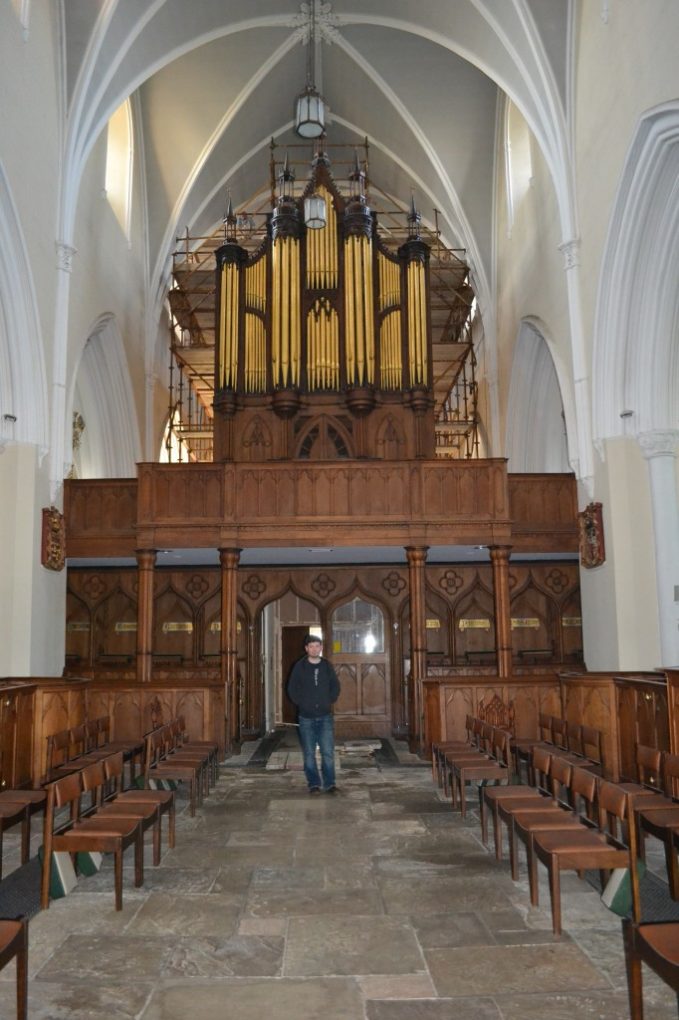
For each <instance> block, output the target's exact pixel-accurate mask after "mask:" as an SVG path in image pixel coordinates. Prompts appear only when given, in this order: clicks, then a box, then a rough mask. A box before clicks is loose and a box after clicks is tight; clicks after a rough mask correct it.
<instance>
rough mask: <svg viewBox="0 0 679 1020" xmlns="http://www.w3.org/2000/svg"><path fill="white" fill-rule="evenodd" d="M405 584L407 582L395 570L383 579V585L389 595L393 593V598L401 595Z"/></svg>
mask: <svg viewBox="0 0 679 1020" xmlns="http://www.w3.org/2000/svg"><path fill="white" fill-rule="evenodd" d="M405 586H406V582H405V581H404V579H403V578H402V577H401V575H400V574H399V573H397V572H396V571H395V570H392V571H391V572H390V573H388V574H387V576H386V577H385V578H383V580H382V587H383V588H384V590H385V591H386V592H387V594H388V595H391V597H392V598H396V596H397V595H400V594H401V592H402V591H403V589H404V588H405Z"/></svg>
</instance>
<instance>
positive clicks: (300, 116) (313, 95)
mask: <svg viewBox="0 0 679 1020" xmlns="http://www.w3.org/2000/svg"><path fill="white" fill-rule="evenodd" d="M307 45H308V47H309V48H308V51H307V71H306V85H305V87H304V89H303V90H302V92H300V94H299V95H298V96H297V99H296V100H295V131H296V132H297V134H298V135H299V136H300V138H320V136H321V135H322V134H323V133H324V131H325V103H324V101H323V97H322V96H321V94H320V93H319V91H318V89H317V88H316V81H315V71H316V0H309V41H308V43H307Z"/></svg>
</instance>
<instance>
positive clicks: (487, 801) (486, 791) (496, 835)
mask: <svg viewBox="0 0 679 1020" xmlns="http://www.w3.org/2000/svg"><path fill="white" fill-rule="evenodd" d="M551 761H552V755H551V753H550V752H549V751H547V750H545V749H544V748H542V747H536V748H535V749H534V751H533V763H534V765H533V774H534V776H535V779H536V785H535V786H527V785H526V784H525V783H515V784H513V785H509V784H508V785H506V786H499V785H495V786H492V785H486V784H484V785H482V786H481V787H479V801H480V815H481V839H482V841H483V844H484V846H488V814H489V813H490V816H491V818H492V819H493V841H494V844H495V857H496V859H497V860H498V861H500V860H502V824H501V821H500V812H499V809H500V805H501V804H505V803H506V804H511V805H512V806H521V805H522V804H526V803H528V804H530V803H532V802H534V801H537V802H540V803H543V804H544V803H548V802H549V800H550V791H549V789H548V788H547V782H548V776H549V770H550V766H551Z"/></svg>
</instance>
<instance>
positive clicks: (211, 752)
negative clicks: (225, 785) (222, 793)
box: [175, 715, 219, 783]
mask: <svg viewBox="0 0 679 1020" xmlns="http://www.w3.org/2000/svg"><path fill="white" fill-rule="evenodd" d="M175 725H176V729H177V732H178V734H179V738H180V740H181V746H182V749H183V750H185V751H204V752H205V753H206V754H207V756H208V761H209V765H210V774H211V777H212V782H213V783H216V782H217V780H218V779H219V744H217V742H216V741H214V740H192V739H191V738H190V737H189V736H188V734H187V732H186V720H185V718H184V716H183V715H180V716H177V721H176V724H175Z"/></svg>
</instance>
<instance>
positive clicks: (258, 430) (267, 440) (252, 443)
mask: <svg viewBox="0 0 679 1020" xmlns="http://www.w3.org/2000/svg"><path fill="white" fill-rule="evenodd" d="M271 445H272V440H271V433H270V432H269V429H268V428H267V427H266V425H265V424H264V422H263V421H262V419H261V418H260V416H259V415H256V416H255V417H254V418H253V419H252V421H251V422H250V424H249V426H248V429H247V432H246V435H245V438H244V439H243V446H244V447H245V448H246V449H249V448H250V447H261V448H262V449H268V448H269V447H270V446H271Z"/></svg>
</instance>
